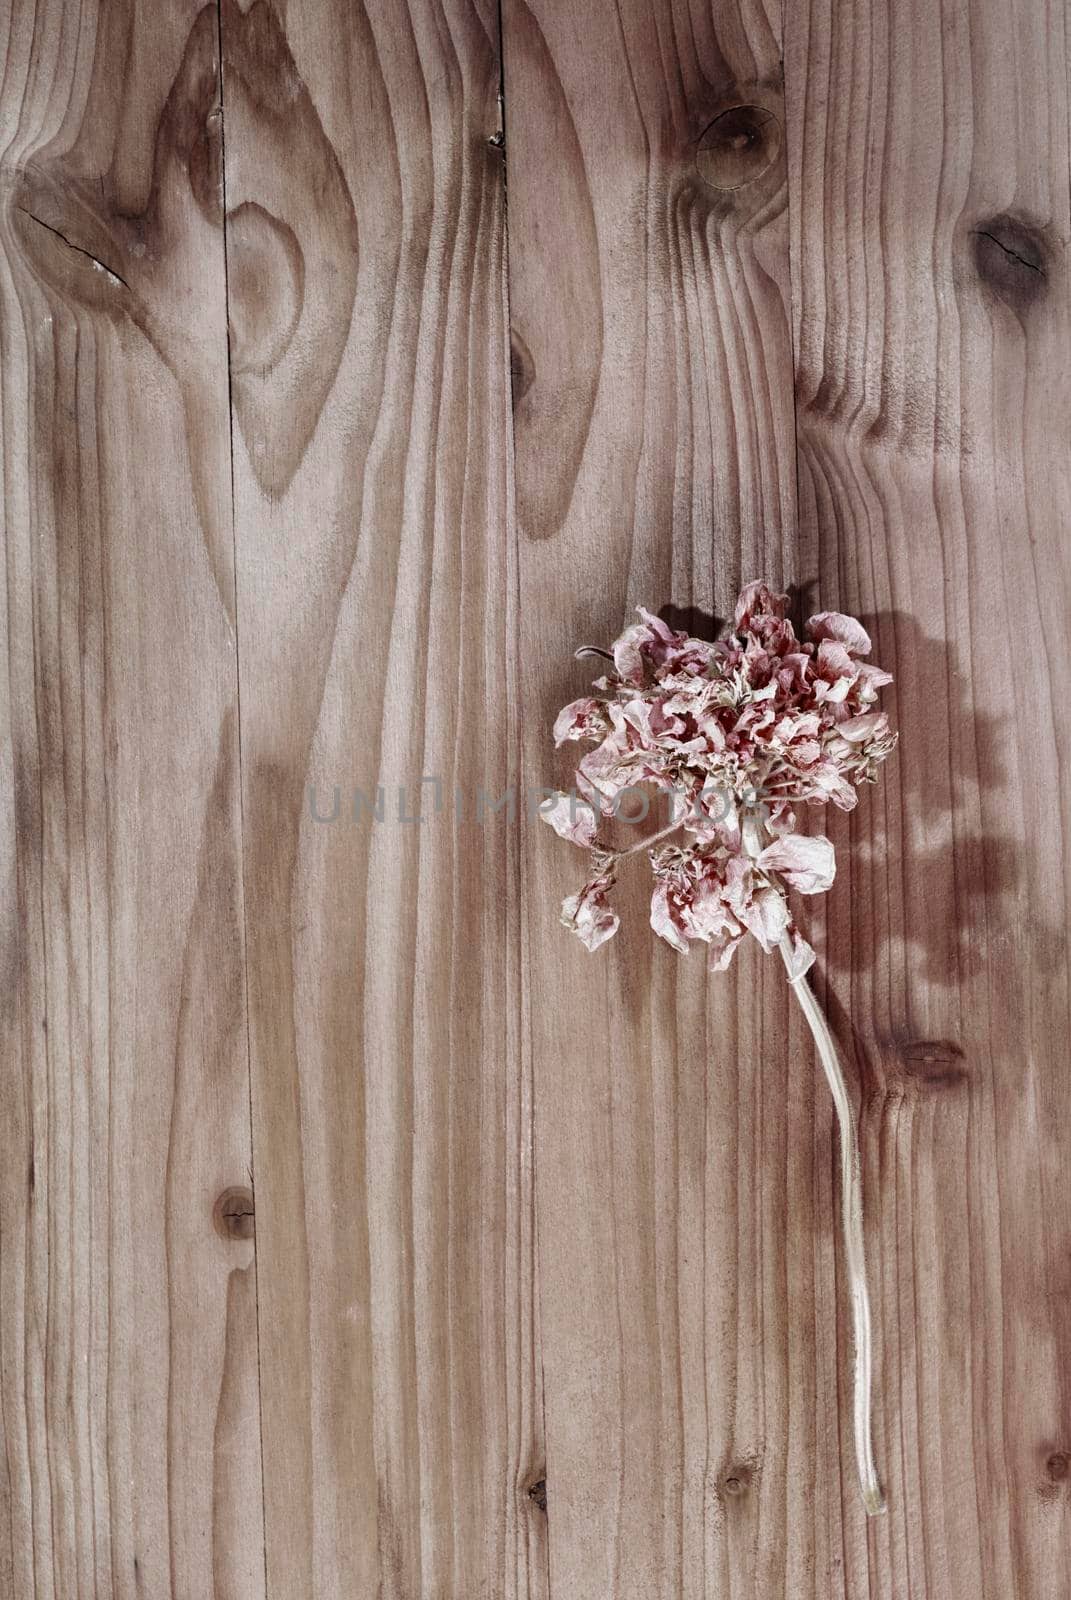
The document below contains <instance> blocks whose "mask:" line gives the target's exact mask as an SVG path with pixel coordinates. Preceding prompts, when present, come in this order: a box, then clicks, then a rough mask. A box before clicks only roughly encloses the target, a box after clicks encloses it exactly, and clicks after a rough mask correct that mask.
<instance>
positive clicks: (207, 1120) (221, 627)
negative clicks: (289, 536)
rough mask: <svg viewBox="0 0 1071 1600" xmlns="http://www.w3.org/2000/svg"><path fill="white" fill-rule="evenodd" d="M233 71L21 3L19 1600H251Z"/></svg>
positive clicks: (12, 1292) (14, 118)
mask: <svg viewBox="0 0 1071 1600" xmlns="http://www.w3.org/2000/svg"><path fill="white" fill-rule="evenodd" d="M218 76H219V75H218V57H217V48H216V26H215V15H214V11H213V10H211V9H209V8H205V9H204V10H199V9H198V7H197V6H196V5H193V4H189V3H171V4H166V5H165V4H162V3H160V4H150V5H139V6H138V7H137V11H136V14H135V11H134V9H133V8H132V7H130V8H119V7H111V6H109V7H103V6H101V7H98V6H96V5H93V4H89V5H86V6H84V7H82V8H81V9H80V10H79V9H75V10H72V9H71V8H70V7H69V6H65V5H63V4H60V3H56V0H39V3H37V4H36V5H35V4H31V3H29V0H16V4H15V5H14V7H13V9H11V10H10V11H9V12H8V27H7V31H6V35H5V46H4V76H3V91H2V96H0V124H2V129H3V156H2V165H0V182H2V193H0V213H2V223H0V230H2V248H0V308H2V323H0V339H2V355H3V389H2V403H3V473H4V495H3V503H4V524H5V556H4V559H5V567H4V574H5V583H6V604H5V608H4V621H5V627H6V635H5V641H4V643H5V648H4V651H3V668H2V671H3V680H2V681H3V686H4V717H5V726H4V743H3V764H2V772H3V831H4V839H5V845H4V871H3V888H2V894H3V910H2V928H3V935H2V939H3V944H2V965H3V976H4V982H3V988H2V999H0V1016H2V1027H3V1036H4V1056H3V1059H4V1069H3V1075H2V1079H0V1128H2V1133H0V1138H2V1141H3V1143H2V1149H0V1300H2V1309H0V1389H2V1402H3V1409H2V1417H3V1453H2V1461H3V1466H2V1470H0V1493H2V1496H3V1499H4V1502H5V1504H4V1509H3V1512H2V1513H0V1529H2V1530H3V1531H2V1533H0V1592H2V1593H4V1594H5V1595H11V1596H15V1595H18V1596H32V1597H34V1600H69V1597H70V1600H74V1597H78V1600H83V1597H84V1600H89V1597H90V1596H99V1595H105V1594H107V1595H109V1596H129V1597H132V1596H135V1595H152V1596H161V1597H162V1596H170V1595H175V1596H179V1595H198V1596H209V1595H211V1596H219V1597H223V1596H227V1597H228V1600H229V1597H254V1600H255V1597H256V1596H260V1595H263V1592H264V1588H263V1541H262V1534H261V1525H260V1492H259V1484H260V1459H259V1425H258V1404H257V1391H256V1364H257V1348H256V1307H255V1276H254V1266H253V1245H252V1242H251V1238H250V1234H251V1220H250V1218H249V1216H248V1213H249V1211H250V1210H251V1201H250V1199H249V1173H248V1167H249V1160H250V1129H249V1086H248V1073H247V1041H246V1029H245V1008H244V997H243V990H244V986H243V978H242V919H241V883H240V865H239V864H240V839H239V811H238V803H239V791H238V755H237V715H236V693H237V674H236V666H235V653H234V650H235V637H234V620H233V609H234V605H233V602H234V584H233V569H232V556H231V550H232V544H231V522H230V468H229V460H228V429H227V368H226V325H225V302H224V259H223V248H222V211H221V205H220V191H219V181H218V180H219V170H220V161H219V158H220V150H219V137H218ZM228 1194H229V1196H230V1198H229V1199H226V1198H225V1196H226V1195H228Z"/></svg>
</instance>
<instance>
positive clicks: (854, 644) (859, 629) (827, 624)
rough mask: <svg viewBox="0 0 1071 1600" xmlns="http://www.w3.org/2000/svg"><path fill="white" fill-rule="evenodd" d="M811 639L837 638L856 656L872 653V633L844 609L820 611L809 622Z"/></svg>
mask: <svg viewBox="0 0 1071 1600" xmlns="http://www.w3.org/2000/svg"><path fill="white" fill-rule="evenodd" d="M806 632H807V637H808V638H809V639H815V640H822V639H835V640H836V641H837V643H838V644H842V645H843V646H844V648H845V649H846V650H850V651H851V652H852V655H855V656H868V655H869V654H870V635H869V633H867V631H866V629H865V628H864V627H863V624H862V623H861V622H857V621H856V619H855V618H854V617H848V616H845V614H844V612H843V611H819V612H818V613H817V614H816V615H815V616H813V617H811V618H810V620H809V621H808V623H807V628H806Z"/></svg>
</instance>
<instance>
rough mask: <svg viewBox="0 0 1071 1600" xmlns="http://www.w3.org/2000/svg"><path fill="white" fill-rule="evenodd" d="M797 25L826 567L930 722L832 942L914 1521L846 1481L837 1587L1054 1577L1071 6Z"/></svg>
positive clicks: (870, 841)
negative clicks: (858, 1102) (868, 1500)
mask: <svg viewBox="0 0 1071 1600" xmlns="http://www.w3.org/2000/svg"><path fill="white" fill-rule="evenodd" d="M785 18H786V30H787V32H786V46H785V49H786V69H785V72H786V83H787V95H788V130H789V148H790V152H791V155H790V186H791V206H790V210H791V214H792V218H793V251H792V255H793V263H794V274H795V330H796V349H797V358H796V359H797V374H796V382H797V392H798V404H799V440H800V449H801V503H800V514H801V529H802V540H803V543H802V555H801V570H802V571H803V572H804V573H805V574H806V575H807V576H808V577H814V578H816V579H817V585H816V590H815V594H816V598H818V599H820V601H821V603H822V604H823V605H830V604H838V603H839V604H841V605H843V606H844V607H845V608H847V609H849V610H852V611H859V612H861V613H862V614H863V615H864V616H866V617H867V618H868V619H869V621H870V622H873V623H874V632H875V634H876V637H877V641H878V645H877V650H876V654H877V657H878V659H879V660H880V661H881V662H882V664H883V665H885V666H888V667H889V668H890V670H892V671H895V672H896V674H897V680H898V682H897V691H896V699H895V711H896V716H897V720H898V722H899V726H900V730H901V746H900V751H899V754H898V757H897V759H896V760H895V761H894V762H893V763H891V764H890V767H889V769H888V777H887V778H886V779H885V781H884V783H883V785H882V787H881V788H880V790H879V791H877V792H876V793H875V795H874V797H873V799H872V800H871V801H870V803H868V804H865V805H862V806H860V808H859V811H858V812H857V813H856V815H855V816H854V817H853V818H852V821H851V826H850V827H843V826H842V827H841V828H840V829H839V830H838V833H837V835H836V837H837V842H838V844H841V843H843V844H844V845H847V844H848V841H849V838H850V840H851V855H850V858H849V857H848V856H847V855H846V854H845V853H842V852H840V851H838V854H840V855H841V859H842V861H843V862H844V866H842V869H841V873H840V876H839V881H838V885H837V887H836V889H835V891H834V893H833V895H832V896H831V897H830V901H829V918H828V924H827V932H826V937H827V945H826V971H827V972H828V973H829V975H830V978H829V988H830V997H831V1005H832V1008H833V1011H834V1014H835V1015H839V1016H840V1017H842V1018H843V1019H844V1021H845V1029H844V1032H845V1033H846V1031H847V1019H848V1018H849V1017H850V1019H851V1035H852V1039H853V1042H854V1057H855V1060H854V1063H853V1065H854V1070H855V1073H856V1075H857V1076H858V1078H860V1079H861V1081H862V1086H863V1105H864V1127H863V1133H864V1144H865V1158H866V1165H867V1172H868V1184H867V1203H868V1214H869V1219H870V1229H869V1232H870V1238H871V1241H872V1243H871V1254H872V1262H873V1276H874V1278H875V1280H876V1283H877V1291H878V1292H877V1296H876V1307H875V1309H876V1314H877V1324H878V1331H879V1335H880V1342H881V1347H882V1350H883V1360H882V1362H881V1365H880V1370H879V1375H878V1394H879V1397H880V1402H881V1408H880V1416H879V1427H878V1454H879V1458H880V1460H881V1462H882V1464H883V1467H884V1472H885V1477H886V1482H887V1489H888V1497H889V1505H890V1512H889V1516H888V1518H887V1519H886V1520H885V1521H883V1522H882V1523H880V1524H876V1525H874V1526H872V1527H871V1529H870V1530H869V1542H868V1541H867V1540H866V1538H865V1537H864V1528H863V1525H862V1523H861V1521H860V1519H859V1516H858V1513H857V1511H856V1509H855V1507H854V1504H853V1500H852V1495H851V1486H850V1483H849V1482H848V1481H847V1479H845V1482H844V1484H843V1487H842V1488H841V1489H840V1491H839V1493H836V1494H833V1495H831V1496H828V1497H827V1498H826V1499H825V1501H824V1503H823V1504H821V1505H820V1506H818V1507H816V1514H817V1517H819V1518H820V1521H819V1522H818V1523H817V1539H818V1543H817V1553H818V1570H817V1576H816V1583H815V1590H814V1592H815V1593H819V1594H822V1595H829V1594H837V1595H840V1594H852V1595H855V1594H863V1593H865V1594H869V1595H873V1596H883V1597H884V1596H889V1597H892V1596H896V1597H900V1596H903V1595H907V1594H911V1595H927V1596H928V1595H934V1596H936V1595H940V1596H942V1597H952V1600H959V1597H961V1596H962V1597H963V1600H966V1597H967V1596H970V1597H972V1600H974V1597H976V1596H983V1597H986V1600H988V1597H993V1600H996V1597H997V1596H1005V1595H1011V1594H1015V1595H1018V1596H1022V1597H1024V1600H1050V1597H1051V1600H1055V1597H1056V1596H1058V1595H1064V1594H1066V1592H1067V1550H1068V1532H1069V1518H1071V1493H1069V1489H1068V1455H1069V1428H1071V1407H1069V1389H1068V1382H1069V1379H1068V1374H1069V1372H1071V1331H1069V1323H1068V1317H1067V1294H1068V1289H1069V1280H1068V1260H1069V1255H1068V1247H1069V1243H1071V1196H1069V1193H1068V1188H1067V1182H1066V1174H1067V1161H1068V1152H1069V1138H1071V1136H1069V1133H1068V1124H1069V1118H1068V1111H1069V1105H1071V1099H1069V1088H1068V1074H1067V1034H1068V981H1067V924H1068V884H1069V855H1068V847H1067V841H1068V837H1069V829H1068V799H1067V783H1066V762H1067V752H1068V747H1069V735H1071V721H1069V719H1071V710H1069V706H1071V699H1069V696H1068V692H1067V691H1068V665H1067V661H1068V614H1069V613H1068V601H1069V597H1071V591H1069V576H1071V572H1069V557H1068V546H1067V536H1066V527H1067V506H1068V503H1069V492H1071V481H1069V470H1071V469H1069V463H1068V455H1067V449H1066V440H1065V433H1066V418H1067V415H1068V409H1069V402H1071V362H1069V355H1071V323H1069V277H1068V262H1067V244H1068V240H1069V238H1071V219H1069V215H1068V162H1069V151H1068V87H1067V15H1066V9H1065V8H1064V7H1063V6H1061V5H1052V6H1046V5H1034V4H1027V3H1013V4H1010V5H1007V6H996V5H991V4H987V3H984V0H973V3H971V4H967V5H960V4H951V3H949V4H942V3H940V0H909V3H908V4H905V5H898V6H895V7H893V6H887V5H877V6H869V7H867V6H850V5H836V4H830V3H829V0H806V3H804V4H800V5H798V6H793V7H786V11H785ZM849 861H850V864H849ZM845 868H847V870H845ZM823 1206H824V1201H823ZM841 1334H842V1337H843V1334H844V1325H843V1319H842V1322H841ZM842 1448H843V1449H844V1451H845V1455H846V1452H847V1435H846V1432H845V1430H844V1428H843V1427H842ZM846 1458H847V1457H846ZM806 1592H807V1593H810V1592H811V1590H809V1589H808V1590H807V1591H806Z"/></svg>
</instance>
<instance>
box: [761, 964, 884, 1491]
mask: <svg viewBox="0 0 1071 1600" xmlns="http://www.w3.org/2000/svg"><path fill="white" fill-rule="evenodd" d="M779 948H780V951H781V957H782V959H783V961H784V963H785V966H786V968H787V969H788V971H789V973H791V971H792V942H791V940H790V939H789V937H788V935H787V934H784V935H783V936H782V938H781V943H780V946H779ZM789 981H790V985H791V987H792V988H793V989H794V990H795V991H796V998H797V1000H798V1001H799V1003H800V1009H801V1011H802V1012H803V1015H804V1016H805V1017H806V1019H807V1024H808V1026H809V1028H810V1030H811V1033H812V1034H813V1035H814V1042H815V1045H816V1046H817V1048H818V1054H819V1057H820V1059H821V1062H822V1066H823V1068H824V1069H825V1074H826V1079H827V1080H828V1083H829V1087H830V1091H831V1093H832V1095H833V1105H834V1107H835V1109H836V1113H837V1122H838V1125H839V1128H840V1183H841V1195H840V1201H841V1226H842V1228H843V1232H844V1255H845V1260H846V1262H847V1266H848V1287H849V1292H850V1296H851V1308H852V1336H853V1345H854V1361H855V1372H854V1385H855V1392H854V1405H853V1414H854V1422H855V1460H856V1467H857V1469H858V1473H859V1484H860V1487H861V1489H862V1491H863V1505H864V1506H865V1508H866V1512H867V1515H868V1516H871V1517H873V1516H878V1515H880V1513H881V1512H883V1511H884V1510H885V1496H884V1495H883V1494H882V1492H881V1484H880V1483H879V1482H878V1474H877V1468H876V1467H875V1465H874V1443H873V1429H872V1417H871V1411H872V1405H871V1384H872V1368H873V1354H872V1351H871V1339H870V1296H869V1294H868V1292H867V1282H866V1256H865V1253H864V1249H863V1185H862V1177H861V1172H860V1164H859V1141H858V1139H857V1137H856V1131H855V1118H854V1116H853V1114H852V1103H851V1101H850V1099H849V1098H848V1089H847V1085H846V1084H845V1082H844V1074H843V1073H842V1072H841V1068H840V1061H839V1059H838V1057H837V1047H836V1044H835V1042H834V1039H833V1035H832V1033H831V1032H830V1029H829V1024H828V1023H827V1021H826V1018H825V1014H824V1013H823V1011H822V1008H821V1006H820V1005H819V1004H818V1001H817V1000H816V999H815V996H814V992H813V990H812V989H811V986H810V984H809V983H808V982H807V979H806V977H798V978H790V980H789Z"/></svg>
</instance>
